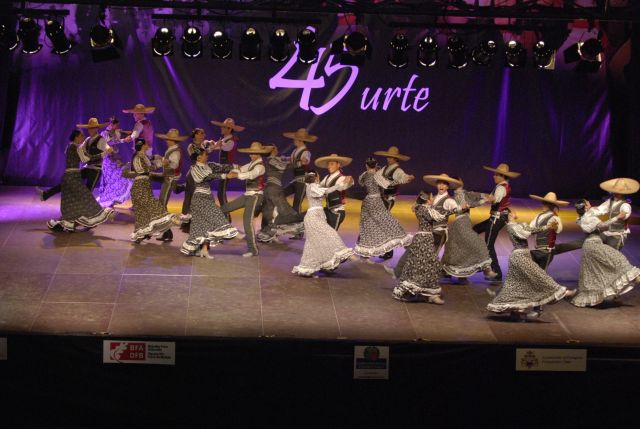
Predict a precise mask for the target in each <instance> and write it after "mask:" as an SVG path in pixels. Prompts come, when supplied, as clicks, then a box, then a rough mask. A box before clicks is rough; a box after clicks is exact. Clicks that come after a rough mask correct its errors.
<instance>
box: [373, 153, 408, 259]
mask: <svg viewBox="0 0 640 429" xmlns="http://www.w3.org/2000/svg"><path fill="white" fill-rule="evenodd" d="M373 154H374V155H378V156H384V157H385V158H386V159H387V165H386V166H385V167H384V168H383V169H382V176H383V177H384V178H385V179H386V180H388V181H391V182H393V185H391V186H389V187H388V188H381V192H382V202H383V203H384V205H385V207H386V208H387V210H389V211H391V209H393V206H394V205H395V203H396V196H397V195H398V189H399V185H401V184H404V183H409V182H412V181H413V180H414V179H415V176H413V175H411V174H406V173H405V172H404V171H403V170H402V168H400V163H399V161H408V160H410V159H411V157H409V156H407V155H403V154H401V153H400V150H399V149H398V148H397V147H396V146H391V147H390V148H389V149H388V150H378V151H375V152H373ZM392 257H393V250H390V251H388V252H387V253H385V254H384V255H382V259H391V258H392Z"/></svg>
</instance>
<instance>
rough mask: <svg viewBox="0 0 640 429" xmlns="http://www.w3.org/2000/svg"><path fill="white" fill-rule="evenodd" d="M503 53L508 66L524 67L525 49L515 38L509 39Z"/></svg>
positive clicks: (525, 61)
mask: <svg viewBox="0 0 640 429" xmlns="http://www.w3.org/2000/svg"><path fill="white" fill-rule="evenodd" d="M504 55H505V60H506V62H507V66H509V67H512V68H514V67H524V65H525V64H526V63H527V50H526V49H525V48H524V47H523V46H522V43H520V42H516V41H515V40H510V41H509V43H507V50H506V51H505V53H504Z"/></svg>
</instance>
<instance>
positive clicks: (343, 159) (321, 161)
mask: <svg viewBox="0 0 640 429" xmlns="http://www.w3.org/2000/svg"><path fill="white" fill-rule="evenodd" d="M329 161H336V162H339V163H340V165H341V166H342V167H346V166H347V165H349V164H351V161H353V158H349V157H348V156H340V155H338V154H336V153H332V154H331V155H328V156H321V157H320V158H318V159H316V161H315V165H316V167H319V168H327V165H328V163H329Z"/></svg>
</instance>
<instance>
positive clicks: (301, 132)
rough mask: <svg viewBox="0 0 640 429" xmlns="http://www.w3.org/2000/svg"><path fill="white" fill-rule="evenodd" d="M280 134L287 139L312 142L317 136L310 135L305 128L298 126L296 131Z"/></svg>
mask: <svg viewBox="0 0 640 429" xmlns="http://www.w3.org/2000/svg"><path fill="white" fill-rule="evenodd" d="M282 135H283V136H285V137H286V138H288V139H293V140H300V141H303V142H309V143H313V142H315V141H316V140H318V136H312V135H311V134H309V133H308V132H307V129H306V128H299V129H298V131H295V132H293V131H292V132H289V133H282Z"/></svg>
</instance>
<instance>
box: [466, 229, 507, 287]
mask: <svg viewBox="0 0 640 429" xmlns="http://www.w3.org/2000/svg"><path fill="white" fill-rule="evenodd" d="M506 224H507V223H506V222H505V221H504V220H503V219H502V218H495V217H490V218H489V219H487V220H485V221H483V222H480V223H479V224H476V225H474V226H473V230H474V231H475V232H476V233H478V234H482V233H484V241H485V243H487V249H488V250H489V256H490V257H491V269H492V270H493V271H494V272H495V273H497V274H498V277H496V279H497V280H500V279H502V270H501V269H500V264H499V263H498V255H496V247H495V246H496V239H497V238H498V233H499V232H500V230H501V229H502V228H504V226H505V225H506Z"/></svg>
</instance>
